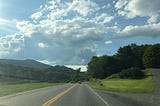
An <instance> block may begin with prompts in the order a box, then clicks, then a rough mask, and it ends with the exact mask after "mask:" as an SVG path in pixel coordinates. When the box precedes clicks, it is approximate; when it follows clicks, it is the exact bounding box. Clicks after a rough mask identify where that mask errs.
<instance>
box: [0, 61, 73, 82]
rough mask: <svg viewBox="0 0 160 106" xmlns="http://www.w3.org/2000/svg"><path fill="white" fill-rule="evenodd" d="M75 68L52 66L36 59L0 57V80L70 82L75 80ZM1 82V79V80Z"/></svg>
mask: <svg viewBox="0 0 160 106" xmlns="http://www.w3.org/2000/svg"><path fill="white" fill-rule="evenodd" d="M74 75H75V70H73V69H71V68H67V67H65V66H59V65H57V66H50V65H47V64H43V63H40V62H38V61H35V60H30V59H27V60H11V59H0V80H1V78H2V77H5V78H6V77H7V79H8V78H9V79H13V78H16V79H22V80H24V79H25V80H35V81H40V82H44V81H45V82H68V81H71V80H73V76H74ZM0 82H1V81H0Z"/></svg>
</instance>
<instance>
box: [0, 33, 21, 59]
mask: <svg viewBox="0 0 160 106" xmlns="http://www.w3.org/2000/svg"><path fill="white" fill-rule="evenodd" d="M23 43H24V36H22V35H18V34H13V35H6V36H0V51H1V52H0V57H4V56H6V55H10V54H14V53H17V52H19V51H20V50H21V48H22V47H23V46H24V45H23Z"/></svg>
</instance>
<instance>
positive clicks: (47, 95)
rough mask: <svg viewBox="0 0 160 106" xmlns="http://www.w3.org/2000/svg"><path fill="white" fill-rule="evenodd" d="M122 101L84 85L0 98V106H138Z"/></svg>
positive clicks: (55, 87)
mask: <svg viewBox="0 0 160 106" xmlns="http://www.w3.org/2000/svg"><path fill="white" fill-rule="evenodd" d="M123 100H124V101H125V99H123ZM124 101H121V100H118V99H117V98H116V97H115V96H113V97H112V96H111V95H107V94H106V93H103V92H101V91H100V90H99V91H98V90H94V89H92V88H90V87H89V86H88V85H86V84H65V85H58V86H53V87H48V88H42V89H39V90H34V91H31V92H27V93H22V94H18V95H11V96H6V97H1V98H0V106H140V105H137V104H136V103H135V104H134V103H133V102H132V103H130V104H128V102H126V103H125V102H124Z"/></svg>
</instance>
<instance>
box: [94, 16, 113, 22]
mask: <svg viewBox="0 0 160 106" xmlns="http://www.w3.org/2000/svg"><path fill="white" fill-rule="evenodd" d="M113 19H114V16H110V15H108V14H106V13H102V14H100V15H98V16H97V17H95V20H96V21H98V22H102V23H104V24H105V23H108V22H110V21H111V20H113Z"/></svg>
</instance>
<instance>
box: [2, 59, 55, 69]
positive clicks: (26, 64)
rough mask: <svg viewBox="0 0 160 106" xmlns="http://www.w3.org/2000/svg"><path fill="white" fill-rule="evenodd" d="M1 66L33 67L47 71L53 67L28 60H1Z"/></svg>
mask: <svg viewBox="0 0 160 106" xmlns="http://www.w3.org/2000/svg"><path fill="white" fill-rule="evenodd" d="M0 64H6V65H14V66H21V67H31V68H39V69H45V68H50V67H52V66H50V65H47V64H43V63H40V62H38V61H35V60H31V59H27V60H12V59H0Z"/></svg>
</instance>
